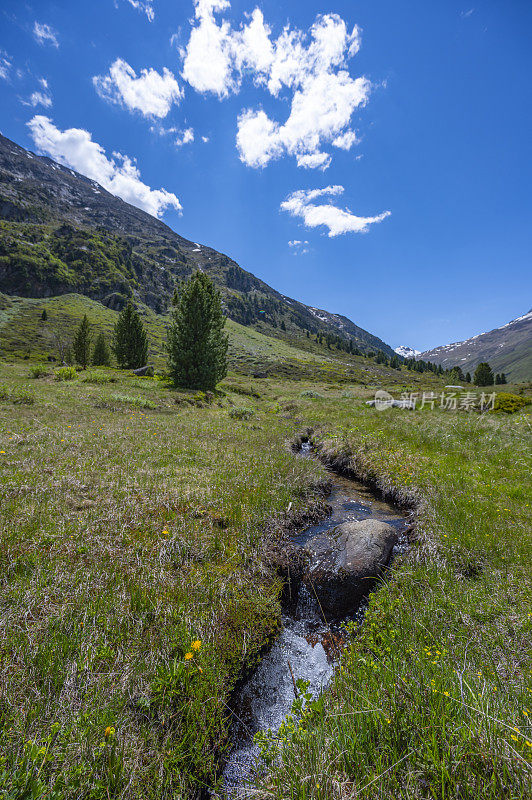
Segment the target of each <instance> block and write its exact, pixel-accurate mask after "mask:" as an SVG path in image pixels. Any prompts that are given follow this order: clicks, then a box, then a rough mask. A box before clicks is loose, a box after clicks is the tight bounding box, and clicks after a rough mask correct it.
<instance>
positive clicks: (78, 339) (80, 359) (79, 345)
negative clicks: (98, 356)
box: [72, 314, 91, 369]
mask: <svg viewBox="0 0 532 800" xmlns="http://www.w3.org/2000/svg"><path fill="white" fill-rule="evenodd" d="M90 348H91V326H90V323H89V320H88V319H87V315H86V314H85V316H84V317H83V319H82V320H81V324H80V326H79V328H78V330H77V333H76V335H75V336H74V341H73V342H72V350H73V351H74V358H75V359H76V361H77V363H78V364H80V366H82V367H83V369H86V368H87V364H88V363H89V360H90Z"/></svg>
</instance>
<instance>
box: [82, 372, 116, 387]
mask: <svg viewBox="0 0 532 800" xmlns="http://www.w3.org/2000/svg"><path fill="white" fill-rule="evenodd" d="M81 380H82V382H83V383H97V384H103V383H117V382H118V378H116V377H115V376H114V375H107V374H106V373H105V372H98V371H94V372H87V374H86V375H84V376H83V378H82V379H81Z"/></svg>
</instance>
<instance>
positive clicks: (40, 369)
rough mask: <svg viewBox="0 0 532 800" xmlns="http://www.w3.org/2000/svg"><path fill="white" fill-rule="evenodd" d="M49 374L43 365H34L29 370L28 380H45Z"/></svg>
mask: <svg viewBox="0 0 532 800" xmlns="http://www.w3.org/2000/svg"><path fill="white" fill-rule="evenodd" d="M49 374H50V373H49V372H48V367H47V366H45V364H35V365H34V366H33V367H30V369H29V372H28V378H47V377H48V375H49Z"/></svg>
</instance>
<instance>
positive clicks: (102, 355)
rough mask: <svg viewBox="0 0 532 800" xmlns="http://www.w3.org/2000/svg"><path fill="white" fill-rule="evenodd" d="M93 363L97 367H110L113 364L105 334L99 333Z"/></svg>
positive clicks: (93, 353)
mask: <svg viewBox="0 0 532 800" xmlns="http://www.w3.org/2000/svg"><path fill="white" fill-rule="evenodd" d="M92 363H93V364H94V366H95V367H108V366H109V364H110V363H111V353H110V351H109V347H108V346H107V341H106V339H105V336H104V334H103V333H99V334H98V336H97V337H96V341H95V342H94V350H93V352H92Z"/></svg>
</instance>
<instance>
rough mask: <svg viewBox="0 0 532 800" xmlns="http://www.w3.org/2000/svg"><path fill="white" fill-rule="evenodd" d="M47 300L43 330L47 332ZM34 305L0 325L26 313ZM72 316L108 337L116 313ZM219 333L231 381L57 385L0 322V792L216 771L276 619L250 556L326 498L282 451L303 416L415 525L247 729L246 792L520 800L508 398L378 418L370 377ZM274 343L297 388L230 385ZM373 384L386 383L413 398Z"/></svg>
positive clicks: (521, 534)
mask: <svg viewBox="0 0 532 800" xmlns="http://www.w3.org/2000/svg"><path fill="white" fill-rule="evenodd" d="M68 297H69V298H70V299H68V298H67V300H65V299H64V298H62V299H61V300H62V305H61V306H58V308H57V309H55V310H54V306H53V304H52V302H51V301H52V300H53V298H51V299H50V300H49V301H48V305H47V309H48V319H50V318H51V317H53V314H54V313H57V316H58V318H59V317H60V315H61V314H62V315H64V316H63V317H61V319H63V321H64V324H65V325H67V321H68V320H67V318H68V314H67V311H68V308H66V307H65V303H67V302H71V303H76V302H77V300H76V299H75V296H68ZM73 297H74V299H72V298H73ZM43 302H46V301H28V300H25V301H20V303H19V304H18V305H17V304H16V302H9V303H8V302H7V301H6V302H4V305H3V308H2V311H1V312H0V313H2V314H3V315H11V319H14V318H15V317H16V318H17V319H18V320H19V321H20V320H24V319H25V316H24V315H25V314H30V311H31V315H30V316H31V317H32V318H33V317H34V316H35V313H36V310H38V309H36V304H37V305H38V304H39V303H43ZM85 302H86V303H91V302H92V301H88V300H86V301H85ZM31 304H33V306H31ZM94 305H95V308H96V307H97V309H98V313H100V314H101V316H102V319H101V325H102V326H103V327H104V329H105V330H108V331H110V329H111V325H112V323H113V320H114V316H113V315H114V312H111V311H109V310H108V309H103V307H102V306H101V305H99V304H97V303H95V304H94ZM30 306H31V309H30ZM34 306H35V307H34ZM39 308H40V306H39ZM28 309H30V311H28ZM102 309H103V310H102ZM74 316H76V317H77V318H78V319H79V309H76V310H75V314H74V311H73V312H72V318H74ZM28 319H29V316H28ZM44 324H47V323H43V325H44ZM156 324H158V323H157V321H155V322H154V326H155V325H156ZM28 325H29V323H28ZM106 326H107V327H106ZM56 327H57V325H56ZM160 327H161V330H160V339H161V341H162V337H163V329H162V326H160ZM241 328H242V326H237V325H236V323H231V324H230V335H231V336H232V340H233V342H235V343H236V344H234V348H235V349H234V353H235V356H234V358H235V359H236V358H237V357H240V358H241V359H242V360H244V361H245V362H246V366H245V369H241V370H240V372H236V371H235V369H236V367H237V366H238V364H235V361H234V360H233V362H232V367H233V371H232V372H231V373H230V375H229V377H228V378H227V379H226V380H225V381H223V383H222V384H221V385H220V387H219V391H218V392H217V393H215V394H214V395H211V394H202V393H187V392H177V391H175V390H173V389H171V388H170V387H169V385H168V383H167V381H166V380H165V378H164V376H162V375H156V377H155V378H139V377H136V376H134V375H132V374H131V373H126V372H123V371H119V370H115V369H100V368H98V369H94V368H92V369H88V370H86V371H82V372H78V373H75V372H74V373H73V374H72V373H71V374H69V375H67V374H66V373H65V374H63V376H62V377H63V378H64V379H62V380H58V379H57V378H58V377H59V375H56V372H59V368H58V367H57V365H55V364H49V363H44V364H43V365H42V366H41V367H40V368H37V367H38V364H39V362H38V357H39V342H38V340H37V339H35V338H34V339H31V341H30V351H31V352H30V358H29V359H28V360H26V361H24V360H20V359H23V358H24V355H25V354H28V353H27V352H26V353H25V352H24V347H25V346H26V347H27V344H26V345H25V344H24V327H23V326H16V331H17V333H15V332H14V330H15V326H11V325H6V324H4V325H3V327H2V336H3V337H4V341H7V339H9V351H10V353H11V354H12V356H11V357H12V358H13V361H12V362H10V363H7V362H4V363H2V364H1V365H0V475H1V492H2V496H1V512H0V516H1V519H0V525H1V527H0V541H1V547H0V558H1V571H0V581H1V589H0V600H1V604H2V615H1V617H0V798H2V800H18V798H39V800H44V799H45V798H46V800H63V798H64V799H65V800H67V799H68V800H74V798H75V799H76V800H100V798H101V800H105V799H106V798H107V799H108V798H127V800H148V799H153V800H155V798H157V799H158V800H160V799H161V798H164V799H165V800H170V798H171V799H172V800H177V798H196V797H197V798H199V797H200V796H201V793H202V791H204V790H205V789H206V788H207V787H213V786H215V785H216V782H217V778H218V773H219V765H220V763H221V761H222V759H223V754H224V753H225V752H226V751H227V749H228V747H229V746H230V743H231V739H230V724H231V716H232V711H231V707H230V698H231V693H232V690H233V689H234V687H235V685H236V683H237V681H238V679H239V678H240V677H241V676H242V675H243V674H245V673H246V671H249V670H250V669H252V668H253V666H254V665H255V664H256V663H257V661H258V659H259V658H260V655H261V652H262V651H263V649H264V648H265V647H266V646H267V645H268V643H269V642H270V641H271V639H272V637H273V636H274V635H275V633H276V631H277V630H278V627H279V624H280V610H281V608H280V592H281V588H282V584H281V580H280V578H279V577H278V575H277V572H276V569H275V566H274V559H272V552H273V551H274V550H275V548H276V546H277V545H278V544H279V543H280V542H282V538H283V536H284V535H285V533H284V531H285V528H286V522H287V520H291V519H292V520H293V519H296V518H297V515H298V514H299V512H305V511H306V510H308V509H309V507H313V506H314V505H315V504H316V503H320V502H322V494H321V492H322V489H321V487H322V485H323V481H325V480H326V479H327V472H326V469H325V467H324V465H323V464H322V463H320V461H319V460H318V459H298V458H297V457H295V456H294V454H293V453H292V452H291V450H290V447H289V444H290V442H291V441H292V440H293V439H294V437H295V436H296V435H297V434H298V433H299V432H301V431H302V430H304V429H306V428H307V427H309V426H310V427H311V428H312V430H313V433H312V437H313V440H314V442H315V444H316V445H317V447H318V448H319V452H320V456H321V458H322V460H323V461H328V462H329V463H341V464H342V466H343V468H344V469H345V468H346V467H347V468H349V469H350V470H351V471H352V473H353V474H356V475H357V476H358V477H359V478H362V479H363V480H365V481H368V482H369V483H371V484H372V485H374V486H375V487H376V489H377V490H378V491H381V492H383V493H385V494H386V496H388V497H390V498H393V499H395V501H396V502H397V503H399V504H403V505H405V506H408V507H409V508H411V509H413V510H414V511H415V523H416V524H415V530H414V531H413V533H412V541H411V546H410V548H409V550H408V551H407V553H406V554H405V555H404V556H402V557H401V558H400V559H399V560H397V561H396V562H395V564H394V567H393V571H392V573H391V575H390V577H389V579H388V580H387V581H386V582H385V583H383V584H382V585H381V586H379V587H378V588H377V589H376V590H375V592H374V593H373V594H372V595H371V597H370V602H369V608H368V611H367V614H366V618H365V622H364V624H363V626H362V627H361V628H360V629H355V628H352V629H351V630H350V632H349V635H347V637H346V641H345V648H344V651H343V654H342V657H341V662H340V664H339V666H338V669H337V672H336V677H335V680H334V682H333V684H332V686H331V687H330V689H329V690H328V691H327V692H326V693H325V694H324V695H323V696H322V697H321V698H320V699H319V700H318V701H315V702H312V703H309V704H308V705H307V706H306V707H305V708H304V709H303V711H302V713H300V714H299V715H298V716H297V718H295V719H294V724H293V725H291V724H287V725H286V726H285V728H284V729H283V731H281V734H280V735H277V733H276V732H273V733H272V736H271V737H270V738H269V739H268V740H267V741H266V742H265V743H264V745H263V756H264V761H263V770H262V772H261V776H260V779H259V780H258V782H257V786H256V789H255V790H254V792H255V793H254V795H253V796H255V797H261V798H287V797H289V798H294V799H295V798H297V800H299V798H301V799H303V798H305V799H306V798H316V800H329V799H332V798H338V799H339V800H340V798H341V800H344V799H345V800H347V798H367V800H369V798H372V799H373V798H386V800H388V799H389V800H391V799H392V798H405V800H406V798H438V800H443V799H444V798H461V800H476V798H486V799H487V798H489V799H490V800H496V799H497V800H498V798H508V799H509V800H510V798H511V799H512V800H518V799H519V800H520V799H521V798H526V797H530V796H532V795H531V792H530V778H531V770H532V724H531V722H530V715H532V681H531V672H530V668H531V652H530V640H531V634H532V613H531V608H532V604H531V600H532V597H531V582H530V556H531V528H532V526H531V524H530V523H531V514H530V504H531V502H532V501H531V498H530V466H531V463H530V462H531V459H530V416H529V409H530V406H524V407H523V408H520V409H518V410H517V411H516V412H515V413H511V414H507V413H503V412H498V413H491V412H490V413H485V414H482V415H481V414H478V413H476V412H471V413H466V412H465V411H452V410H441V409H440V408H439V407H438V404H436V407H435V408H434V409H433V410H431V409H429V408H424V409H423V410H416V411H406V410H402V409H393V408H392V409H388V410H386V411H382V412H379V411H377V410H375V409H373V408H370V407H368V406H367V405H366V404H365V400H366V399H368V398H369V397H371V396H372V395H373V392H374V387H375V386H378V385H380V384H381V383H382V384H383V385H384V386H390V385H391V382H390V383H387V382H386V377H387V374H386V373H379V372H378V370H377V371H373V372H372V374H371V375H370V376H368V377H367V378H365V380H364V383H367V385H362V378H361V377H358V378H357V377H355V378H353V379H352V380H351V382H349V375H348V371H347V368H345V369H344V366H342V364H341V365H340V366H339V365H338V364H336V367H335V369H331V371H330V374H329V373H327V372H326V370H327V364H328V363H329V362H327V360H326V358H327V357H328V356H324V355H323V354H320V353H314V352H312V351H310V350H309V351H307V352H304V351H302V350H300V349H296V348H295V347H294V348H292V350H293V351H294V352H293V353H292V352H291V351H290V348H291V347H292V346H291V345H290V343H289V342H279V341H278V340H269V337H266V336H264V335H262V334H260V333H258V332H254V331H251V332H250V331H249V330H248V329H244V328H242V329H241ZM155 329H156V328H155V327H154V329H153V330H155ZM152 336H156V334H154V333H153V332H152ZM14 337H18V340H17V341H18V344H17V342H15V341H14ZM238 337H240V340H239V338H238ZM27 338H28V337H26V340H27ZM30 338H31V337H30ZM268 340H269V341H268ZM43 341H44V340H43ZM271 342H274V344H271ZM275 342H277V344H275ZM4 346H5V345H4ZM275 347H277V348H279V350H278V351H277V352H275V353H269V352H268V351H269V350H270V349H274V348H275ZM285 348H286V350H285ZM6 349H7V348H6ZM280 349H283V352H282V353H281V352H280ZM288 351H290V352H288ZM43 352H44V345H43ZM292 356H293V358H294V360H295V359H300V361H303V362H304V369H303V368H302V369H301V371H300V372H299V374H298V377H299V380H288V379H287V378H285V377H283V375H282V373H279V374H277V375H273V376H271V377H268V378H261V377H258V378H253V377H250V376H249V373H250V371H251V370H252V369H256V368H257V367H258V366H261V367H262V368H263V367H264V364H268V363H274V362H275V363H281V362H282V360H283V359H290V358H291V357H292ZM350 363H353V364H355V365H356V366H355V368H354V369H355V372H356V370H359V371H360V374H362V369H363V367H364V368H368V362H367V360H365V359H360V360H359V361H356V360H353V361H352V362H350ZM307 370H308V372H307ZM313 370H314V373H315V375H317V376H318V377H317V378H316V377H315V378H314V379H313V380H310V379H309V377H308V375H310V374H312V371H313ZM323 370H325V372H323ZM243 372H247V373H248V374H247V375H246V374H243ZM392 372H393V373H394V374H393V375H392V377H393V380H394V382H395V384H396V386H397V389H396V390H394V392H399V391H400V389H401V388H405V389H412V390H415V391H419V390H420V389H422V388H423V386H422V384H421V383H420V380H421V377H422V376H418V375H412V374H411V373H407V372H406V371H399V372H395V371H392ZM36 374H39V377H32V376H33V375H36ZM390 375H391V373H390ZM433 377H434V376H430V378H431V380H432V381H433V382H432V384H429V383H427V384H426V388H429V387H430V388H434V389H436V388H440V389H441V388H442V387H441V386H440V387H438V386H437V384H436V382H435V379H434V380H433ZM414 381H417V382H415V383H414ZM504 388H505V390H506V391H510V392H512V387H504ZM513 391H515V392H518V394H519V395H520V396H521V397H525V399H526V397H527V391H528V390H527V387H524V386H521V387H517V388H515V387H514V389H513ZM517 405H520V403H517Z"/></svg>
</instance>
